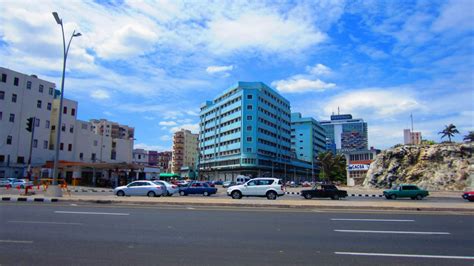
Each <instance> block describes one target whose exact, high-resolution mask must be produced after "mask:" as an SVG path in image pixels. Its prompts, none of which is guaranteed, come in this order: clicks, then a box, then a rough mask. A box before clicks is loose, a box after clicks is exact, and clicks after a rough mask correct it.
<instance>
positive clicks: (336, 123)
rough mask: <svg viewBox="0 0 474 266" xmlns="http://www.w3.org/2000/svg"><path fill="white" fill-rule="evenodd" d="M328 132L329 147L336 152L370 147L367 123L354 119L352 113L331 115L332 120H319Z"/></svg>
mask: <svg viewBox="0 0 474 266" xmlns="http://www.w3.org/2000/svg"><path fill="white" fill-rule="evenodd" d="M319 123H320V124H321V126H322V127H323V129H324V131H325V132H326V137H327V147H335V150H336V152H342V153H346V152H352V151H360V150H367V149H368V133H367V123H366V122H364V120H363V119H353V118H352V115H350V114H343V115H331V120H329V121H320V122H319Z"/></svg>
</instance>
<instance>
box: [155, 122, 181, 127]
mask: <svg viewBox="0 0 474 266" xmlns="http://www.w3.org/2000/svg"><path fill="white" fill-rule="evenodd" d="M159 125H160V126H165V127H170V126H176V125H177V123H176V122H175V121H161V122H160V123H159Z"/></svg>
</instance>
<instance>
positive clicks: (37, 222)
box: [8, 221, 83, 225]
mask: <svg viewBox="0 0 474 266" xmlns="http://www.w3.org/2000/svg"><path fill="white" fill-rule="evenodd" d="M8 223H23V224H57V225H61V224H63V225H83V224H82V223H62V222H42V221H8Z"/></svg>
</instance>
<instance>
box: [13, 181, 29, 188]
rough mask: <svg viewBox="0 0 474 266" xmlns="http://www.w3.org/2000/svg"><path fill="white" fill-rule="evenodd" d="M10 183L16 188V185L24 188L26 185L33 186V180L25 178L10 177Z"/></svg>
mask: <svg viewBox="0 0 474 266" xmlns="http://www.w3.org/2000/svg"><path fill="white" fill-rule="evenodd" d="M10 185H11V187H13V188H17V187H18V186H19V187H20V188H25V187H26V186H30V187H31V186H33V182H31V181H28V180H26V179H12V180H11V181H10Z"/></svg>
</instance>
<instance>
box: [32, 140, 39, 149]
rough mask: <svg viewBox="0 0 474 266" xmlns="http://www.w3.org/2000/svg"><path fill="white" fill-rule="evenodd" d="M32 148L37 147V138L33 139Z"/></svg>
mask: <svg viewBox="0 0 474 266" xmlns="http://www.w3.org/2000/svg"><path fill="white" fill-rule="evenodd" d="M33 148H38V140H37V139H34V140H33Z"/></svg>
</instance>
